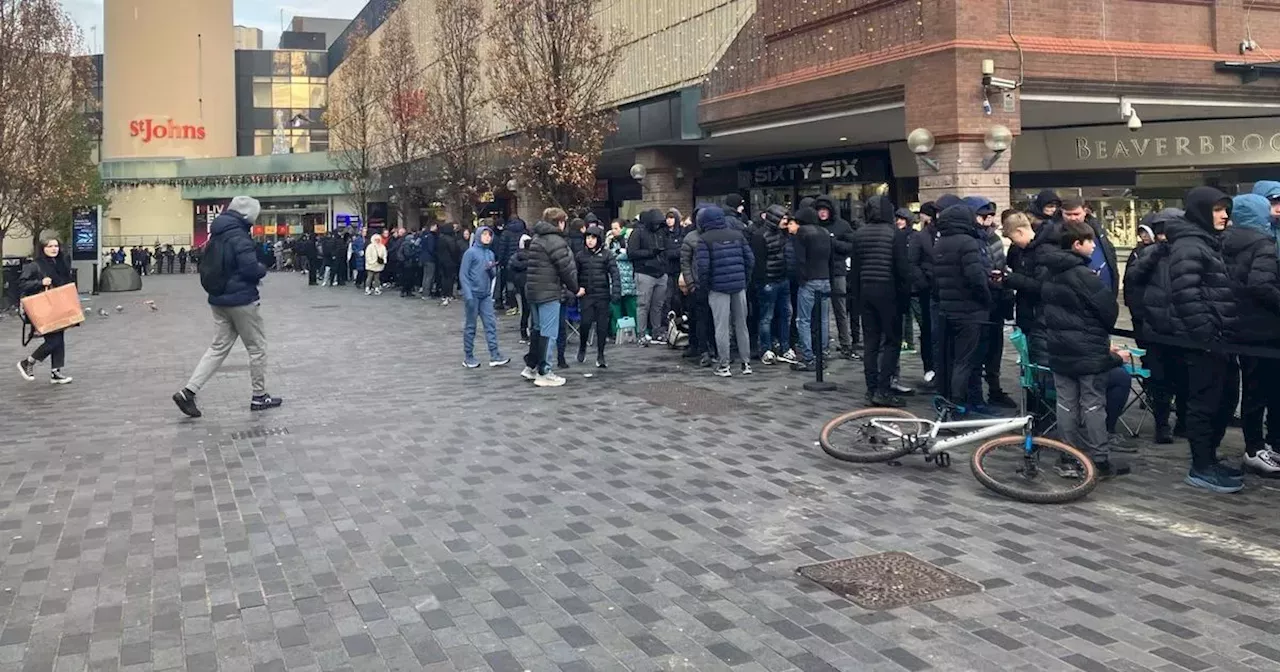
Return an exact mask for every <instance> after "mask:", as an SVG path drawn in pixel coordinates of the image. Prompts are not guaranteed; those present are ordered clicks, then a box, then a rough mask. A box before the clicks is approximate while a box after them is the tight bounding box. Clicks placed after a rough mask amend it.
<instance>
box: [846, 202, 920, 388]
mask: <svg viewBox="0 0 1280 672" xmlns="http://www.w3.org/2000/svg"><path fill="white" fill-rule="evenodd" d="M866 214H867V223H866V224H864V225H862V228H860V229H858V231H857V233H855V234H854V236H853V246H852V248H853V262H852V263H853V265H852V268H853V269H854V271H855V273H856V275H855V277H856V278H857V280H858V289H857V292H858V296H860V297H861V298H862V326H863V328H864V329H865V330H866V331H865V333H864V334H863V336H864V337H865V339H866V340H865V341H864V343H865V344H866V350H865V352H864V353H863V358H862V369H863V374H864V375H865V376H866V382H867V403H868V404H870V405H871V406H890V407H901V406H905V405H906V402H904V401H903V400H902V399H901V398H900V397H897V396H895V395H893V394H891V391H890V389H889V384H890V382H891V381H892V379H893V376H894V375H895V374H896V373H897V370H898V358H899V357H900V353H901V347H902V316H903V313H904V311H903V308H904V304H905V303H906V302H907V300H909V299H908V297H909V296H910V292H911V269H910V268H909V267H908V265H907V248H906V236H905V235H901V236H900V235H899V233H898V228H897V226H895V225H894V207H893V201H891V200H889V197H888V196H875V197H872V198H871V200H869V201H867V207H866ZM837 324H838V323H837Z"/></svg>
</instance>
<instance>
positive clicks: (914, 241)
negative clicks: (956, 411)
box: [907, 201, 938, 383]
mask: <svg viewBox="0 0 1280 672" xmlns="http://www.w3.org/2000/svg"><path fill="white" fill-rule="evenodd" d="M937 216H938V207H937V205H935V204H934V202H933V201H929V202H927V203H924V204H922V205H921V206H920V230H918V231H912V232H910V234H909V237H908V239H907V265H908V266H909V267H910V268H911V300H912V302H914V304H915V305H913V306H912V312H913V313H915V314H918V315H919V320H918V321H919V324H920V363H921V364H923V365H924V378H925V382H926V383H932V382H933V378H934V376H935V375H936V374H935V372H934V365H935V363H934V361H933V350H934V333H933V302H932V298H933V289H932V287H933V241H934V240H936V239H937V237H938V228H937V226H935V225H934V219H935V218H936V217H937Z"/></svg>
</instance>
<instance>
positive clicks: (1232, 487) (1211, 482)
mask: <svg viewBox="0 0 1280 672" xmlns="http://www.w3.org/2000/svg"><path fill="white" fill-rule="evenodd" d="M1183 482H1184V483H1186V484H1187V485H1190V486H1192V487H1196V488H1204V489H1205V490H1209V491H1211V492H1217V493H1222V494H1229V493H1232V492H1240V491H1241V490H1243V489H1244V481H1242V480H1240V479H1239V478H1233V477H1231V476H1229V475H1227V474H1226V473H1225V472H1223V471H1222V469H1220V468H1219V467H1218V465H1216V464H1215V465H1212V466H1210V467H1208V468H1205V469H1196V468H1195V467H1192V468H1191V469H1190V470H1189V471H1187V477H1186V478H1185V479H1183Z"/></svg>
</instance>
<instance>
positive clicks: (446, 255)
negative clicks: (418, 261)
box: [436, 223, 474, 277]
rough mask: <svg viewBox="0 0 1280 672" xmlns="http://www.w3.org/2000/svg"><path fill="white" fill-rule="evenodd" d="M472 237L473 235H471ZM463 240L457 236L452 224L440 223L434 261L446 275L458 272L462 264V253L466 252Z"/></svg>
mask: <svg viewBox="0 0 1280 672" xmlns="http://www.w3.org/2000/svg"><path fill="white" fill-rule="evenodd" d="M473 238H474V236H473ZM462 245H463V241H462V239H461V238H459V237H458V234H457V233H456V232H455V230H454V228H453V225H452V224H448V223H445V224H441V225H440V236H439V238H438V239H437V240H436V263H438V264H440V268H441V269H442V270H443V271H444V272H445V273H446V274H447V275H446V277H448V276H452V275H455V274H457V273H458V268H459V267H460V266H461V265H462V255H463V253H464V252H466V250H465V249H463V247H462Z"/></svg>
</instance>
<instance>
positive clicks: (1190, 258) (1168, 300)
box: [1142, 187, 1236, 343]
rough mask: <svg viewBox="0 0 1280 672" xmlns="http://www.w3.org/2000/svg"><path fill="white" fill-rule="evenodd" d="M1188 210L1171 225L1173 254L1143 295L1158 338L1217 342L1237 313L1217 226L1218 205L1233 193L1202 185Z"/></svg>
mask: <svg viewBox="0 0 1280 672" xmlns="http://www.w3.org/2000/svg"><path fill="white" fill-rule="evenodd" d="M1184 202H1185V204H1186V216H1185V218H1183V219H1180V220H1175V221H1172V222H1170V223H1169V224H1167V225H1166V226H1165V235H1166V236H1168V238H1169V254H1168V255H1167V256H1166V257H1164V258H1163V259H1161V264H1160V266H1159V267H1158V268H1157V269H1156V270H1155V272H1154V273H1153V274H1152V276H1153V277H1152V281H1151V283H1150V284H1149V286H1148V289H1147V291H1146V292H1144V294H1143V297H1142V303H1143V306H1144V309H1143V311H1142V312H1143V315H1144V316H1145V317H1146V319H1147V323H1148V324H1149V325H1150V328H1149V329H1148V331H1149V332H1150V334H1151V336H1152V337H1153V338H1156V337H1158V336H1163V337H1166V338H1172V339H1176V340H1181V341H1188V340H1189V341H1195V342H1199V343H1212V342H1216V341H1220V340H1222V338H1223V330H1224V329H1225V327H1226V324H1227V323H1228V322H1229V321H1230V320H1232V319H1234V317H1235V313H1236V302H1235V292H1234V291H1233V290H1232V287H1231V280H1230V278H1228V276H1227V266H1226V264H1225V263H1224V262H1223V260H1222V253H1221V247H1220V243H1219V241H1218V237H1217V235H1215V233H1214V230H1213V206H1214V205H1215V204H1216V203H1221V202H1225V203H1226V204H1227V205H1228V207H1230V204H1231V199H1229V198H1227V196H1226V194H1224V193H1222V192H1221V191H1218V190H1217V189H1214V188H1213V187H1196V188H1195V189H1192V190H1191V191H1190V192H1188V193H1187V197H1186V199H1185V200H1184Z"/></svg>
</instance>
